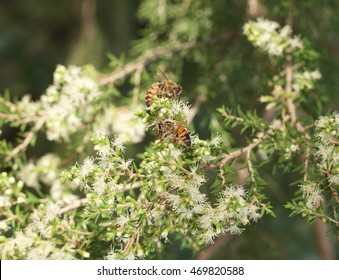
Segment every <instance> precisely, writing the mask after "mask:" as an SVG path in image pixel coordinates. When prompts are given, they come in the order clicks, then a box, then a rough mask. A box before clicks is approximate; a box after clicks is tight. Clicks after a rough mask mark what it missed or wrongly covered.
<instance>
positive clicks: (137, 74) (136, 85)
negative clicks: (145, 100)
mask: <svg viewBox="0 0 339 280" xmlns="http://www.w3.org/2000/svg"><path fill="white" fill-rule="evenodd" d="M142 69H143V66H142V65H141V66H140V67H138V68H137V70H136V71H135V74H134V88H133V98H132V102H131V105H132V108H134V107H135V106H136V105H137V104H138V98H139V92H140V81H141V73H142Z"/></svg>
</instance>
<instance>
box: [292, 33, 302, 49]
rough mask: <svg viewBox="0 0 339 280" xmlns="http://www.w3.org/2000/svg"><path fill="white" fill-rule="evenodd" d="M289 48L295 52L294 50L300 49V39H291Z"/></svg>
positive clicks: (295, 37)
mask: <svg viewBox="0 0 339 280" xmlns="http://www.w3.org/2000/svg"><path fill="white" fill-rule="evenodd" d="M289 43H290V47H291V48H292V49H293V50H295V49H301V48H302V47H303V43H302V41H301V39H300V36H298V35H297V36H294V37H293V38H291V39H290V41H289Z"/></svg>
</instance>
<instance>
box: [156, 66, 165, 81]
mask: <svg viewBox="0 0 339 280" xmlns="http://www.w3.org/2000/svg"><path fill="white" fill-rule="evenodd" d="M155 68H156V69H157V72H158V74H159V75H160V76H161V77H163V78H164V79H165V80H167V81H168V78H167V76H166V75H165V73H164V72H163V71H162V70H161V69H160V68H159V67H158V66H156V65H155Z"/></svg>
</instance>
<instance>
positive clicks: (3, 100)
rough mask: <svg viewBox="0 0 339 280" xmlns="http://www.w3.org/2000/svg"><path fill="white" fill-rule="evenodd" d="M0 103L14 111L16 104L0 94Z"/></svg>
mask: <svg viewBox="0 0 339 280" xmlns="http://www.w3.org/2000/svg"><path fill="white" fill-rule="evenodd" d="M0 103H2V104H4V105H5V106H6V107H8V108H9V109H10V110H11V111H13V112H15V111H16V106H15V104H13V103H12V102H10V101H8V100H6V99H5V98H3V97H1V96H0Z"/></svg>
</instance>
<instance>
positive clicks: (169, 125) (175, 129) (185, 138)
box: [157, 121, 191, 147]
mask: <svg viewBox="0 0 339 280" xmlns="http://www.w3.org/2000/svg"><path fill="white" fill-rule="evenodd" d="M157 129H158V138H159V140H160V141H163V140H168V139H169V140H172V141H173V143H174V144H175V145H176V144H178V143H179V141H182V142H184V144H185V145H186V146H188V147H190V146H191V137H190V135H189V133H188V129H187V128H186V127H185V126H183V125H177V126H176V125H175V124H174V123H173V122H172V121H165V122H160V123H158V127H157Z"/></svg>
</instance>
